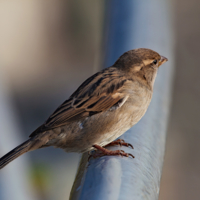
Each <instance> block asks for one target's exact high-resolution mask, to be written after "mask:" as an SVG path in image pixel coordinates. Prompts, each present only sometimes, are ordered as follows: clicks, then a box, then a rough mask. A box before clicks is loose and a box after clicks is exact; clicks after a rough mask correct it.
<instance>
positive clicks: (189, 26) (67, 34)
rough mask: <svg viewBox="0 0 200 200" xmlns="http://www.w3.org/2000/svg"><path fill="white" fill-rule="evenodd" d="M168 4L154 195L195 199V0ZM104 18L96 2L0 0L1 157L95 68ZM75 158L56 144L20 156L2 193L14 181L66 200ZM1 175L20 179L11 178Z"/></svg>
mask: <svg viewBox="0 0 200 200" xmlns="http://www.w3.org/2000/svg"><path fill="white" fill-rule="evenodd" d="M171 7H172V8H173V10H171V14H172V19H173V20H172V21H173V32H174V35H175V51H174V52H175V59H176V60H175V61H176V73H175V76H174V85H173V99H172V107H171V115H170V120H169V127H168V136H167V143H166V155H165V162H164V167H163V175H162V180H161V191H160V197H159V199H160V200H168V199H170V200H188V199H193V200H197V199H199V197H200V190H199V189H200V159H199V155H198V154H199V153H200V145H199V139H200V134H199V131H200V128H199V119H200V106H199V102H200V87H199V85H200V79H199V78H198V75H199V73H200V67H199V62H198V58H199V52H200V25H199V18H200V2H199V1H197V0H190V1H186V0H182V1H181V0H173V1H172V0H171ZM103 17H104V1H102V0H96V1H93V0H87V1H80V0H73V1H68V0H49V1H44V0H29V1H25V0H15V1H14V0H1V1H0V66H1V67H0V104H1V106H0V119H1V122H0V126H1V127H2V129H3V131H2V130H1V131H0V138H1V139H0V156H2V155H4V154H5V153H7V152H8V151H9V150H11V149H12V148H14V147H15V146H16V145H18V144H20V143H21V142H23V141H24V140H26V139H27V138H28V136H29V135H30V133H31V132H32V131H34V130H35V129H36V128H37V127H38V126H39V125H41V124H42V123H43V122H44V121H45V120H46V119H47V117H48V116H49V115H50V114H51V113H52V112H53V111H54V110H55V108H56V107H57V106H58V105H60V104H61V103H62V102H63V101H64V100H65V99H67V98H68V97H69V96H70V94H71V93H72V92H73V91H74V90H75V89H76V88H77V87H78V86H79V85H80V84H81V83H82V82H83V81H84V80H85V79H86V78H87V77H88V76H90V75H92V74H93V73H94V72H96V71H97V70H99V69H100V67H101V49H102V33H103V20H104V18H103ZM158 26H159V25H158ZM169 59H170V58H169ZM8 111H9V112H8ZM5 119H9V120H11V121H10V122H11V123H8V122H7V121H6V120H5ZM79 158H80V155H78V154H72V153H68V154H67V153H65V152H64V151H63V150H60V149H54V148H46V149H41V150H38V151H34V152H31V153H28V154H25V155H23V156H22V157H20V158H18V159H17V160H15V161H14V162H12V163H11V164H9V165H8V166H7V167H6V168H5V169H3V170H2V171H1V172H0V199H2V200H3V199H4V195H2V194H3V193H6V190H7V194H9V193H12V187H11V186H12V184H13V188H14V187H17V186H18V187H19V185H21V186H22V187H26V190H25V191H26V192H27V193H26V195H27V197H29V199H31V197H32V198H33V199H67V197H68V196H69V192H70V190H71V186H72V184H73V180H74V177H75V174H76V170H77V166H78V161H79ZM23 163H26V166H24V165H23ZM16 169H20V170H19V172H17V170H16ZM21 169H23V170H21ZM14 170H15V172H13V171H14ZM20 171H21V172H20ZM6 173H7V174H9V173H13V176H20V177H22V178H23V177H24V179H25V181H24V182H23V181H22V182H20V183H19V182H17V183H14V182H12V183H11V182H9V177H8V176H7V175H6ZM22 178H21V179H22ZM2 180H4V181H2ZM6 181H7V183H6ZM3 183H5V184H3ZM2 188H3V189H2ZM20 189H22V188H21V187H20ZM22 190H23V189H22ZM1 191H2V192H1ZM13 194H14V193H13ZM10 195H12V194H10ZM19 195H20V194H19ZM23 196H25V195H23ZM24 199H27V198H25V197H24Z"/></svg>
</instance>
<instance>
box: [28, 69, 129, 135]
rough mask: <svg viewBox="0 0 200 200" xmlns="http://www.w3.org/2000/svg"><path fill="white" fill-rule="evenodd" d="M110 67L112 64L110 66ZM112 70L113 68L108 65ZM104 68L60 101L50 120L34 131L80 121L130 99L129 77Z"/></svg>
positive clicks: (37, 131) (35, 132) (34, 133)
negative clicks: (126, 90) (125, 90)
mask: <svg viewBox="0 0 200 200" xmlns="http://www.w3.org/2000/svg"><path fill="white" fill-rule="evenodd" d="M108 69H109V68H108ZM109 70H112V69H109ZM109 70H107V71H106V70H104V71H102V72H101V73H96V74H94V75H93V76H91V77H90V78H88V79H87V80H86V81H85V82H83V84H82V85H81V86H80V87H79V88H78V89H77V90H76V91H75V92H74V93H73V94H72V95H71V96H70V98H69V99H68V100H66V101H65V102H64V103H63V104H61V105H60V106H59V107H58V108H57V109H56V110H55V112H54V113H53V114H52V115H51V116H50V117H49V118H48V120H47V121H46V122H45V123H44V124H43V125H42V126H40V127H39V128H38V129H36V130H35V131H34V132H33V133H32V134H31V135H30V137H32V136H35V135H36V134H37V133H39V132H43V131H45V130H49V129H53V128H56V127H60V126H63V125H66V124H68V123H71V122H74V121H78V120H80V119H82V118H86V117H89V116H92V115H95V114H97V113H100V112H103V111H106V110H108V109H110V108H112V107H115V108H117V107H119V106H120V105H121V104H122V103H124V102H125V101H126V100H127V99H128V95H127V94H125V93H124V92H123V90H122V88H123V87H124V86H125V85H126V83H127V82H130V80H128V79H126V78H125V77H124V76H122V75H120V74H119V73H117V72H115V70H113V71H109Z"/></svg>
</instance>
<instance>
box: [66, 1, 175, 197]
mask: <svg viewBox="0 0 200 200" xmlns="http://www.w3.org/2000/svg"><path fill="white" fill-rule="evenodd" d="M169 3H170V2H169V1H166V0H163V1H159V0H152V1H141V0H134V1H131V0H126V1H120V0H109V1H106V12H105V38H104V42H105V49H104V54H105V55H104V60H105V66H106V67H108V66H110V65H112V64H113V63H114V61H115V60H116V59H117V58H118V57H119V56H120V55H121V54H122V53H124V52H125V51H127V50H130V49H135V48H140V47H145V48H150V49H153V50H155V51H157V52H159V53H160V54H161V55H164V56H166V57H167V58H168V59H169V61H168V62H167V63H166V64H165V65H164V66H161V68H160V69H159V73H158V76H157V80H156V83H155V87H154V95H153V99H152V102H151V104H150V107H149V109H148V111H147V113H146V115H145V116H144V117H143V118H142V120H141V121H140V122H139V123H138V124H136V125H135V126H134V127H132V128H131V129H130V130H129V131H127V132H126V133H125V134H124V135H123V136H121V138H122V139H124V140H125V141H126V142H129V143H131V144H132V145H133V146H134V149H133V150H132V149H130V148H127V147H111V148H110V149H113V150H114V149H119V148H120V149H123V150H124V151H126V152H128V153H131V154H133V155H134V156H135V159H131V158H124V157H123V158H122V157H119V156H104V157H100V158H96V159H91V160H90V161H89V163H88V161H87V157H88V156H87V154H83V156H82V159H81V162H80V166H79V169H78V173H77V177H76V180H75V182H74V185H73V188H72V191H71V197H70V199H71V200H78V199H79V200H90V199H92V200H130V199H134V200H141V199H142V200H143V199H145V200H147V199H148V200H154V199H158V195H159V188H160V178H161V172H162V165H163V157H164V150H165V138H166V129H167V122H168V116H169V108H170V100H171V85H172V76H173V53H174V51H173V33H172V27H171V19H170V16H171V15H170V10H169V6H170V5H169ZM105 66H104V67H105Z"/></svg>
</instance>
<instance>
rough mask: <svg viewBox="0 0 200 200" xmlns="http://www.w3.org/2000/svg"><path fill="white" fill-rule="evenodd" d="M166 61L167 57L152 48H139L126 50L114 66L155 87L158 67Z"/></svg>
mask: <svg viewBox="0 0 200 200" xmlns="http://www.w3.org/2000/svg"><path fill="white" fill-rule="evenodd" d="M166 61H168V59H167V58H165V57H164V56H161V55H159V54H158V53H157V52H155V51H153V50H151V49H145V48H139V49H134V50H130V51H127V52H125V53H124V54H123V55H122V56H120V57H119V59H118V60H117V61H116V62H115V64H114V67H117V68H118V69H120V70H122V71H123V72H124V73H126V75H127V74H129V75H130V76H131V77H134V78H136V79H138V80H140V81H141V82H143V83H144V84H146V85H147V86H149V87H150V88H151V89H153V85H154V81H155V78H156V75H157V71H158V68H159V67H160V66H161V65H162V64H163V63H165V62H166Z"/></svg>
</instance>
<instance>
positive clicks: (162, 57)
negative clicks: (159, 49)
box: [158, 56, 168, 67]
mask: <svg viewBox="0 0 200 200" xmlns="http://www.w3.org/2000/svg"><path fill="white" fill-rule="evenodd" d="M167 61H168V59H167V58H165V57H164V56H161V59H160V61H159V63H158V66H159V67H160V65H162V64H164V63H165V62H167Z"/></svg>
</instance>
